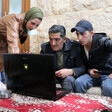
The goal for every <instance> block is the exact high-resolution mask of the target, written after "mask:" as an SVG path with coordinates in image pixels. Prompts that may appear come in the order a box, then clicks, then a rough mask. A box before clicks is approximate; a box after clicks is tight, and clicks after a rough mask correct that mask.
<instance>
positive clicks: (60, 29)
mask: <svg viewBox="0 0 112 112" xmlns="http://www.w3.org/2000/svg"><path fill="white" fill-rule="evenodd" d="M51 33H61V35H60V36H61V37H62V38H64V37H65V35H66V30H65V27H64V26H62V25H53V26H52V27H51V28H49V34H51Z"/></svg>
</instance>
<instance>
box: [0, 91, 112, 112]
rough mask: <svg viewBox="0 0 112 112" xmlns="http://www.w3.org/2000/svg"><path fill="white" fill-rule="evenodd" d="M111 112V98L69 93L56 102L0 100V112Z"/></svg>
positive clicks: (15, 97) (19, 98)
mask: <svg viewBox="0 0 112 112" xmlns="http://www.w3.org/2000/svg"><path fill="white" fill-rule="evenodd" d="M104 109H109V110H112V98H110V97H104V96H96V95H88V94H79V93H70V94H68V95H66V96H64V97H63V98H61V99H59V100H57V101H50V100H45V99H41V98H35V97H29V96H22V95H18V94H14V93H13V94H12V97H11V98H10V99H0V112H101V111H102V110H104Z"/></svg>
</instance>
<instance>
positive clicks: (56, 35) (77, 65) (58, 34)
mask: <svg viewBox="0 0 112 112" xmlns="http://www.w3.org/2000/svg"><path fill="white" fill-rule="evenodd" d="M49 40H50V41H49V42H47V43H43V44H42V46H41V47H42V49H41V53H43V54H54V68H55V75H56V82H57V83H60V84H61V86H62V88H64V89H67V90H71V91H75V83H74V82H75V77H78V76H80V75H82V74H83V73H84V72H85V69H84V66H83V63H82V60H81V57H80V46H79V43H78V42H77V41H73V40H70V39H68V38H66V30H65V28H64V27H63V26H61V25H53V26H52V27H51V28H50V29H49Z"/></svg>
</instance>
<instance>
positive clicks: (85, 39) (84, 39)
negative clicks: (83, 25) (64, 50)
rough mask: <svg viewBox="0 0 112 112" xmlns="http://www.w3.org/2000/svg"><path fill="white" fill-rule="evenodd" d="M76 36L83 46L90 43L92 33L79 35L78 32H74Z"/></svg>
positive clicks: (86, 32) (87, 32)
mask: <svg viewBox="0 0 112 112" xmlns="http://www.w3.org/2000/svg"><path fill="white" fill-rule="evenodd" d="M76 35H77V39H78V40H79V42H80V43H81V45H83V46H85V45H87V44H88V43H89V42H90V41H91V38H92V36H93V32H92V31H85V32H84V33H80V32H79V31H77V30H76Z"/></svg>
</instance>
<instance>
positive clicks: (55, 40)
mask: <svg viewBox="0 0 112 112" xmlns="http://www.w3.org/2000/svg"><path fill="white" fill-rule="evenodd" d="M60 35H61V33H51V34H49V39H50V45H51V48H52V50H53V51H59V50H62V49H63V45H64V43H65V42H66V37H65V38H62V37H61V36H60Z"/></svg>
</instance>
